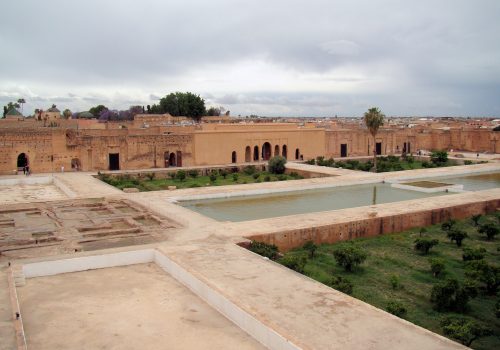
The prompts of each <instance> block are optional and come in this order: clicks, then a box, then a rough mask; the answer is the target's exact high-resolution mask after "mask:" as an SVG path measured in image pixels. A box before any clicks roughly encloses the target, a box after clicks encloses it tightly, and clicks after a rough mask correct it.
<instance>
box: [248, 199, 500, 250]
mask: <svg viewBox="0 0 500 350" xmlns="http://www.w3.org/2000/svg"><path fill="white" fill-rule="evenodd" d="M499 206H500V199H494V200H487V201H479V202H475V203H466V204H460V205H455V206H449V207H445V208H437V209H431V210H422V211H417V212H415V211H409V212H408V213H404V214H398V215H387V216H383V217H374V218H367V219H363V220H357V221H356V220H355V221H346V222H341V223H334V224H330V225H325V226H314V225H313V226H312V227H308V228H304V229H297V230H284V231H282V232H276V233H271V234H263V235H253V236H249V237H247V238H249V239H252V240H256V241H259V242H264V243H267V244H275V245H276V246H278V248H279V250H280V251H283V252H286V251H288V250H290V249H293V248H297V247H301V246H302V245H304V243H306V242H307V241H314V242H315V243H316V244H322V243H335V242H338V241H345V240H351V239H354V238H360V237H373V236H377V235H382V234H387V233H397V232H401V231H405V230H408V229H411V228H415V227H422V226H429V225H434V224H438V223H441V222H443V221H446V220H448V219H450V218H453V219H464V218H467V217H470V216H472V215H476V214H485V213H491V212H494V211H495V210H496V209H497V208H498V207H499Z"/></svg>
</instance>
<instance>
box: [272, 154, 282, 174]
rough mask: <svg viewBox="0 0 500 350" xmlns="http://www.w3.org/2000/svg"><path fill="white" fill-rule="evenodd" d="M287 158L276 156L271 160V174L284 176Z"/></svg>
mask: <svg viewBox="0 0 500 350" xmlns="http://www.w3.org/2000/svg"><path fill="white" fill-rule="evenodd" d="M285 164H286V158H285V157H282V156H276V157H273V158H271V159H269V163H268V166H269V172H270V173H272V174H283V173H284V172H285Z"/></svg>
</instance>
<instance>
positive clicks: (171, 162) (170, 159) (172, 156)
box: [168, 152, 177, 166]
mask: <svg viewBox="0 0 500 350" xmlns="http://www.w3.org/2000/svg"><path fill="white" fill-rule="evenodd" d="M168 166H177V162H176V161H175V153H174V152H172V153H170V156H169V157H168Z"/></svg>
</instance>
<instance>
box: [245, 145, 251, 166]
mask: <svg viewBox="0 0 500 350" xmlns="http://www.w3.org/2000/svg"><path fill="white" fill-rule="evenodd" d="M251 161H252V149H251V148H250V146H247V147H246V148H245V162H246V163H249V162H251Z"/></svg>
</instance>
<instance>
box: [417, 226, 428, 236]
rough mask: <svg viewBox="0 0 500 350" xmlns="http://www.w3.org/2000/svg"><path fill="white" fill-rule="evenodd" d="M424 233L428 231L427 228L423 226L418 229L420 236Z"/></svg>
mask: <svg viewBox="0 0 500 350" xmlns="http://www.w3.org/2000/svg"><path fill="white" fill-rule="evenodd" d="M424 233H427V229H426V228H425V227H421V228H420V230H418V234H419V236H420V237H422V235H423V234H424Z"/></svg>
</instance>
